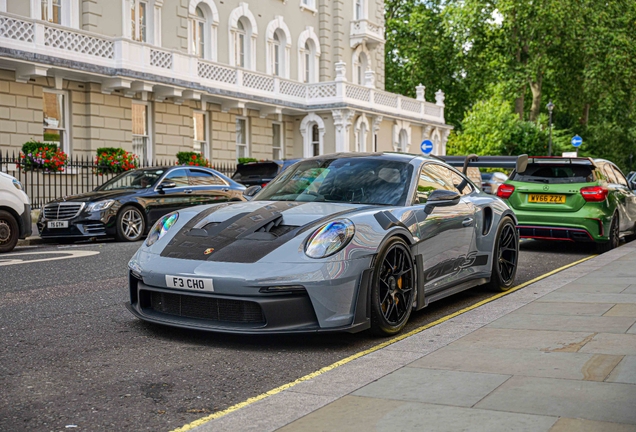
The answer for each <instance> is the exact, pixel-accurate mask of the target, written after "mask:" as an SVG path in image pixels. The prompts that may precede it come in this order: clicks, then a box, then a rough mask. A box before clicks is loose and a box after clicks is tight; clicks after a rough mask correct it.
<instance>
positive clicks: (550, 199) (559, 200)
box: [528, 194, 565, 204]
mask: <svg viewBox="0 0 636 432" xmlns="http://www.w3.org/2000/svg"><path fill="white" fill-rule="evenodd" d="M528 202H531V203H544V204H565V195H555V194H530V195H528Z"/></svg>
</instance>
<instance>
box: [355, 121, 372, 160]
mask: <svg viewBox="0 0 636 432" xmlns="http://www.w3.org/2000/svg"><path fill="white" fill-rule="evenodd" d="M369 129H370V127H369V119H368V118H367V116H366V114H362V115H361V116H359V117H358V120H357V121H356V123H355V126H354V128H353V134H354V137H355V150H356V151H357V152H366V151H367V137H368V136H369Z"/></svg>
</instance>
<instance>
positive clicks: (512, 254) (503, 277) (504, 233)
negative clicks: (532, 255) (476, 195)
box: [486, 217, 519, 292]
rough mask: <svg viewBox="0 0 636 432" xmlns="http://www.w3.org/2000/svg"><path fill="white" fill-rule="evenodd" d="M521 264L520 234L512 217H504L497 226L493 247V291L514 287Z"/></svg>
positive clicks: (491, 273)
mask: <svg viewBox="0 0 636 432" xmlns="http://www.w3.org/2000/svg"><path fill="white" fill-rule="evenodd" d="M518 265H519V236H518V235H517V227H516V226H515V224H514V222H513V221H512V219H510V218H509V217H504V218H503V219H502V220H501V222H500V223H499V226H498V227H497V235H496V236H495V247H494V249H493V257H492V269H491V271H490V282H488V284H487V285H486V286H487V287H488V288H489V289H491V290H493V291H499V292H504V291H508V290H509V289H510V288H512V284H513V283H514V282H515V275H516V274H517V267H518Z"/></svg>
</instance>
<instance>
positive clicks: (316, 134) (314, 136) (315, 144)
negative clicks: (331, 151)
mask: <svg viewBox="0 0 636 432" xmlns="http://www.w3.org/2000/svg"><path fill="white" fill-rule="evenodd" d="M311 155H312V156H320V129H319V128H318V125H317V124H316V123H314V124H313V126H312V127H311Z"/></svg>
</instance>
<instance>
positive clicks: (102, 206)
mask: <svg viewBox="0 0 636 432" xmlns="http://www.w3.org/2000/svg"><path fill="white" fill-rule="evenodd" d="M113 204H115V200H106V201H97V202H94V203H90V204H89V205H88V206H86V211H89V212H92V211H100V210H106V209H107V208H108V207H110V206H112V205H113Z"/></svg>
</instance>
